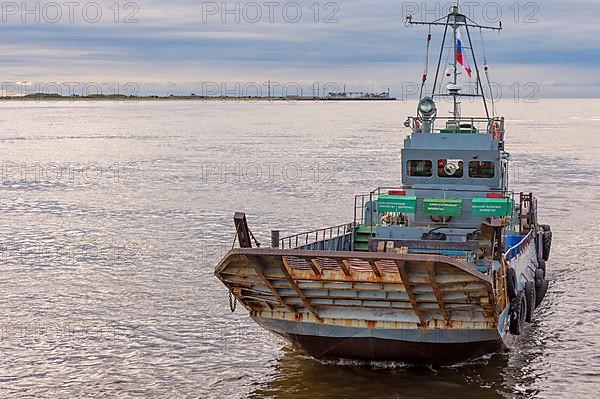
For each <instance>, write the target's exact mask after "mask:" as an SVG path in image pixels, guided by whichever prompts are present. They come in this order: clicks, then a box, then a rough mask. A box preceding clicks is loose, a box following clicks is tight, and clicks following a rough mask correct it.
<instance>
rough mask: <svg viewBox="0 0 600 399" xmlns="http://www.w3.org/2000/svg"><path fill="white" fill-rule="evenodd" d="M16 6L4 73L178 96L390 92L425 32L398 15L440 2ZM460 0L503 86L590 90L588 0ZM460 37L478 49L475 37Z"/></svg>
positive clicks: (594, 10)
mask: <svg viewBox="0 0 600 399" xmlns="http://www.w3.org/2000/svg"><path fill="white" fill-rule="evenodd" d="M26 3H27V4H28V5H27V7H28V8H27V10H29V14H27V13H26V12H25V11H24V10H25V9H24V8H23V9H18V10H16V11H15V10H8V11H10V13H7V12H6V11H7V10H6V9H3V11H4V12H3V14H2V18H3V20H2V22H3V23H2V24H0V34H2V37H3V43H2V44H1V45H0V73H2V76H3V78H2V79H3V80H4V81H21V80H29V81H36V80H39V81H42V80H43V81H57V80H63V81H64V80H68V79H70V80H72V81H90V80H94V81H100V82H108V81H115V82H117V81H118V82H127V81H134V82H137V83H138V84H139V85H140V87H143V90H145V91H147V92H161V93H162V92H163V91H164V90H181V91H183V92H187V91H188V90H191V88H190V87H189V86H186V85H194V87H196V88H197V87H198V84H202V82H206V81H215V82H236V81H237V82H254V81H266V80H267V79H272V80H278V81H282V82H302V84H309V82H315V81H321V82H326V81H335V82H344V83H346V82H347V83H348V84H350V85H352V86H353V87H355V88H356V89H357V90H363V89H364V90H371V89H373V90H379V89H383V88H387V87H391V88H393V89H394V90H395V91H398V90H402V87H403V82H410V81H415V80H418V79H419V76H420V74H421V70H422V66H421V65H422V59H423V56H424V46H425V42H426V40H425V39H426V35H427V30H426V28H425V27H413V28H407V27H405V26H404V18H405V17H406V14H407V13H408V12H409V11H410V12H412V13H413V14H414V17H415V19H420V18H423V19H429V20H430V19H432V18H435V17H436V16H441V15H443V13H444V12H445V9H446V8H447V5H448V4H450V2H439V3H435V2H429V1H428V2H426V3H425V2H401V3H400V2H397V1H391V0H374V1H369V2H366V1H359V0H344V1H343V2H337V3H333V2H321V3H315V1H313V0H311V1H296V2H287V1H284V2H278V3H277V4H276V5H273V4H274V3H269V4H271V5H270V6H268V5H266V3H268V2H261V1H258V2H250V1H239V2H236V1H231V2H227V1H225V2H222V1H218V2H214V3H212V2H198V1H192V0H172V1H169V2H164V1H157V0H144V1H139V2H137V3H134V4H137V6H135V5H129V6H127V7H126V6H125V4H129V3H126V2H122V3H117V4H118V5H119V6H118V7H117V9H118V12H117V9H115V7H114V4H115V2H114V1H113V0H107V1H96V2H95V4H98V5H99V9H100V11H101V16H100V17H99V18H96V16H97V13H96V12H95V11H96V10H97V7H90V6H89V3H91V2H88V3H86V2H82V3H80V4H79V6H78V7H76V8H75V9H74V10H67V9H66V8H64V7H62V9H61V12H62V14H61V17H60V18H59V19H58V20H57V21H55V22H52V23H51V22H50V19H51V17H53V16H55V15H56V14H51V11H52V9H46V10H45V11H44V4H46V5H47V4H49V3H48V2H46V3H43V4H41V5H40V6H39V11H38V15H37V16H36V15H34V14H35V12H33V14H32V12H31V10H35V7H36V6H35V4H38V3H33V2H26ZM461 3H462V4H463V9H466V10H467V11H468V14H469V16H472V17H473V18H474V19H476V20H478V21H480V22H481V23H482V24H487V25H497V22H498V20H499V19H500V18H501V19H502V20H503V24H504V28H505V29H504V31H503V32H502V33H501V34H500V35H498V34H497V33H486V34H485V36H484V37H485V50H486V53H487V58H489V62H490V65H492V66H493V71H494V73H497V74H498V76H501V79H502V81H503V82H506V84H508V83H509V82H511V81H512V82H530V81H538V82H539V85H540V93H542V94H543V95H544V96H546V95H547V96H561V97H568V96H589V95H591V94H592V92H591V91H592V89H591V88H592V87H593V88H596V87H597V85H598V83H597V82H595V81H594V79H595V78H594V74H593V70H594V68H597V67H598V66H600V51H599V50H600V49H599V47H600V41H598V40H594V39H593V38H594V37H597V36H598V35H600V25H598V24H597V23H596V21H595V16H596V15H598V13H600V3H598V2H596V1H575V2H564V1H559V0H545V1H544V2H530V1H528V2H521V3H519V2H515V1H514V0H506V1H504V0H503V1H499V2H468V1H463V2H461ZM3 4H4V3H3ZM14 4H17V3H14ZM59 4H62V3H60V2H59ZM222 4H226V7H227V9H226V10H225V9H224V8H223V6H222ZM315 4H316V6H315ZM425 4H426V5H425ZM17 5H18V4H17ZM86 5H88V7H87V8H86ZM2 7H5V6H4V5H3V6H2ZM257 10H258V11H260V14H261V15H260V18H259V19H258V20H256V19H257V18H256V17H257V16H258V14H257ZM498 10H500V13H498V12H496V11H498ZM67 11H70V12H67ZM71 11H72V12H71ZM298 11H300V14H299V13H298ZM465 12H466V11H465ZM299 15H300V17H299V18H298V16H299ZM36 17H38V18H37V19H38V21H39V22H36ZM96 19H97V21H96ZM23 21H25V22H23ZM91 21H95V22H91ZM135 21H137V22H135ZM130 22H133V23H130ZM471 33H472V37H473V40H474V46H475V49H476V50H477V52H478V53H479V54H481V53H482V47H481V43H480V34H479V32H478V31H477V30H473V31H472V32H471ZM433 36H434V39H433V44H434V47H433V49H432V54H435V53H436V52H437V51H438V46H439V41H440V38H441V32H440V31H439V30H434V31H433ZM586 78H588V79H589V80H590V82H589V84H588V85H585V83H584V81H585V79H586ZM340 84H341V83H340ZM503 84H504V83H503ZM582 93H584V94H582Z"/></svg>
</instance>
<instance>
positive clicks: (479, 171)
mask: <svg viewBox="0 0 600 399" xmlns="http://www.w3.org/2000/svg"><path fill="white" fill-rule="evenodd" d="M494 175H495V164H494V162H490V161H471V162H469V177H473V178H475V179H493V178H494Z"/></svg>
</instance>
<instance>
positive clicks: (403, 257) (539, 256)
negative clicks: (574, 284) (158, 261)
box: [215, 6, 552, 363]
mask: <svg viewBox="0 0 600 399" xmlns="http://www.w3.org/2000/svg"><path fill="white" fill-rule="evenodd" d="M408 22H409V23H410V24H416V25H429V26H430V27H431V26H432V25H433V26H437V25H441V26H442V27H444V29H445V32H444V39H443V40H442V49H441V52H442V54H443V53H444V50H448V51H449V52H450V55H449V59H451V60H452V61H451V63H450V68H449V69H448V70H446V71H448V72H447V73H444V68H445V66H444V65H442V59H444V58H443V57H442V54H440V57H439V61H438V63H437V72H436V77H435V80H434V82H433V88H432V89H431V94H430V95H421V100H420V101H419V104H418V107H417V115H416V116H415V117H410V118H408V120H407V121H406V123H405V126H406V127H407V128H408V129H410V130H411V134H410V135H409V136H408V137H407V138H406V139H405V141H404V149H403V150H402V177H401V178H402V185H401V186H399V187H381V188H378V189H376V190H373V191H371V192H370V193H367V194H364V195H358V196H357V197H356V198H355V201H354V220H353V221H352V222H349V223H347V224H344V225H340V226H335V227H330V228H326V229H322V230H318V231H312V232H308V233H302V234H297V235H293V236H290V237H285V238H282V239H279V233H278V232H277V231H273V233H272V240H271V248H261V247H258V248H253V246H252V241H253V239H254V236H253V235H252V233H251V232H250V230H249V229H248V224H247V221H246V217H245V215H244V214H243V213H238V214H236V215H235V217H234V220H235V226H236V232H237V241H238V243H239V246H240V248H234V249H232V250H231V251H230V252H228V253H227V254H226V255H225V257H224V258H223V259H222V260H221V262H220V263H219V265H218V266H217V267H216V270H215V274H216V276H217V277H218V278H219V279H220V280H221V281H222V282H223V284H224V285H225V286H226V287H227V289H228V290H229V292H230V295H231V297H230V300H231V303H232V304H235V303H236V301H239V303H241V304H242V305H243V306H244V308H245V309H246V310H247V311H248V313H249V315H250V317H252V318H253V319H254V320H255V321H256V323H258V324H259V325H260V326H262V327H263V328H265V329H266V330H268V331H271V332H273V333H274V334H277V335H279V336H281V337H283V338H285V339H286V340H288V341H289V342H290V343H291V344H292V345H294V346H296V347H297V348H300V349H301V350H303V351H304V352H306V353H308V354H310V355H312V356H314V357H315V358H335V359H338V358H348V359H360V360H367V361H371V360H376V361H402V362H409V363H455V362H461V361H465V360H469V359H473V358H477V357H479V356H481V355H484V354H489V353H493V352H495V351H497V350H500V349H502V348H507V347H510V346H512V345H513V344H514V341H515V338H516V337H517V336H519V335H520V334H521V333H522V331H523V328H524V324H525V323H526V322H531V321H532V320H533V318H534V317H535V314H534V312H535V309H536V308H537V307H538V306H539V305H540V304H541V302H542V300H543V298H544V296H545V294H546V291H547V289H548V281H547V280H546V261H548V259H549V256H550V248H551V244H552V231H551V229H550V226H548V225H545V224H541V223H540V222H539V221H538V213H537V210H538V202H537V199H536V198H535V197H534V195H533V194H532V193H522V192H520V193H516V192H513V191H510V190H509V186H508V185H509V181H508V180H509V173H508V171H509V169H508V165H509V161H510V157H509V154H508V153H507V152H505V150H504V145H505V141H504V140H505V124H504V118H501V117H497V116H496V115H495V111H494V106H493V101H492V107H491V110H492V112H491V114H490V109H489V108H488V103H487V99H486V97H485V94H484V90H483V84H482V81H481V77H483V76H484V75H481V74H480V71H479V68H478V66H477V65H478V64H477V63H476V62H475V61H476V57H475V53H474V51H473V49H472V47H473V45H472V43H471V37H470V34H469V28H474V29H477V30H480V29H481V30H483V29H496V30H499V29H501V27H499V28H494V27H484V26H480V25H478V24H476V23H475V22H473V21H471V20H470V19H468V18H467V17H465V15H463V14H461V13H460V12H459V8H458V6H455V7H453V8H452V10H451V12H450V14H448V16H447V17H445V18H443V19H440V20H437V21H435V22H433V23H427V22H414V21H412V18H409V21H408ZM461 29H464V30H465V33H466V37H467V40H468V42H465V43H466V44H468V46H463V41H462V37H461V33H460V30H461ZM447 37H448V38H447ZM430 41H431V33H429V35H428V46H427V47H428V49H429V42H430ZM448 41H450V44H449V43H448ZM465 49H470V53H471V55H472V59H473V61H474V62H475V65H474V69H473V70H471V67H470V66H469V61H468V60H467V58H466V51H465ZM452 54H453V56H452ZM450 57H451V58H450ZM458 67H462V68H461V72H459V71H458ZM463 69H464V73H466V74H467V75H469V77H471V76H472V79H474V80H476V83H477V86H478V90H477V91H476V92H475V93H464V94H463V91H462V88H461V85H460V84H459V83H460V82H459V81H458V76H459V75H460V74H461V73H463V72H462V70H463ZM487 69H488V68H487V65H485V67H484V70H485V72H486V75H487ZM427 76H428V73H427V71H425V73H424V75H423V87H422V90H421V92H422V93H426V92H428V91H429V90H426V89H427V87H426V82H427ZM465 80H466V79H465ZM488 82H489V79H488ZM436 89H437V90H436ZM344 95H345V94H344ZM332 97H333V98H336V99H338V98H337V97H341V98H344V96H339V95H335V94H334V96H332ZM464 97H466V98H468V99H469V100H470V99H472V98H474V97H480V98H481V99H482V103H483V109H484V111H485V112H484V114H483V115H480V116H478V117H473V116H468V117H467V116H463V115H461V102H460V100H461V99H462V98H464ZM439 98H442V99H444V98H445V99H447V101H446V102H445V103H446V104H448V107H452V110H451V111H450V114H449V116H438V115H437V110H438V108H437V107H438V104H437V101H439ZM492 100H493V99H492ZM440 103H441V102H440ZM278 206H284V204H280V205H278ZM327 206H328V204H327V203H324V204H323V208H324V209H326V208H327ZM255 243H256V242H255Z"/></svg>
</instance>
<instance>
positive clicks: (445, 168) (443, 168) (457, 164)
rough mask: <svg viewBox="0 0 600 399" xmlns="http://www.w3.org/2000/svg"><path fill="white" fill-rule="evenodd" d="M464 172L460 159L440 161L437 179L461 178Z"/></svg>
mask: <svg viewBox="0 0 600 399" xmlns="http://www.w3.org/2000/svg"><path fill="white" fill-rule="evenodd" d="M464 172H465V168H464V162H463V161H461V160H460V159H440V160H439V161H438V177H453V178H461V177H463V175H464Z"/></svg>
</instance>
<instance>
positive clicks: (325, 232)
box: [279, 223, 355, 249]
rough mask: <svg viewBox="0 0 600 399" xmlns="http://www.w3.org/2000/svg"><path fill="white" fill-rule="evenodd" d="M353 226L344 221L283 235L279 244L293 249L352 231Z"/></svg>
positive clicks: (282, 247) (284, 247) (283, 247)
mask: <svg viewBox="0 0 600 399" xmlns="http://www.w3.org/2000/svg"><path fill="white" fill-rule="evenodd" d="M354 226H355V225H354V223H346V224H341V225H339V226H333V227H327V228H324V229H320V230H313V231H309V232H306V233H300V234H296V235H293V236H289V237H284V238H282V239H281V240H279V244H280V245H279V246H280V248H281V249H294V248H298V247H300V246H306V245H310V244H314V243H316V242H320V241H325V240H329V239H334V238H337V237H341V236H343V235H346V234H348V233H351V232H352V231H354ZM286 244H287V245H286Z"/></svg>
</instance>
